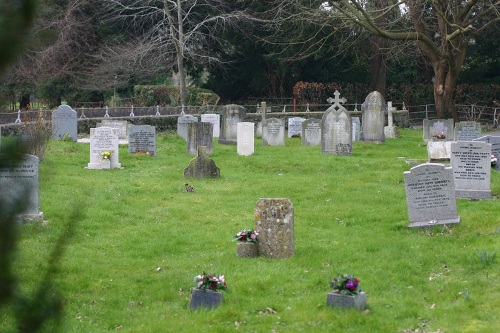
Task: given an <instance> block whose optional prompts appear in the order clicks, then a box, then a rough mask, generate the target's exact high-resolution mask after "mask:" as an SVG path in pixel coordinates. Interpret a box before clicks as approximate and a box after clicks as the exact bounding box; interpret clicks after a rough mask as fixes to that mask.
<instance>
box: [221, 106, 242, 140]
mask: <svg viewBox="0 0 500 333" xmlns="http://www.w3.org/2000/svg"><path fill="white" fill-rule="evenodd" d="M245 117H246V109H245V108H244V107H243V106H240V105H236V104H230V105H225V106H223V107H222V125H221V132H220V136H219V143H221V144H234V145H235V144H236V142H237V140H238V123H241V122H243V121H244V120H245Z"/></svg>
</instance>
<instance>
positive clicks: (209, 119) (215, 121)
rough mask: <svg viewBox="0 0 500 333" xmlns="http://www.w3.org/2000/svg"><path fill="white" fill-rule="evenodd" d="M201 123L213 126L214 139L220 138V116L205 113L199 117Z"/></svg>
mask: <svg viewBox="0 0 500 333" xmlns="http://www.w3.org/2000/svg"><path fill="white" fill-rule="evenodd" d="M201 122H203V123H212V125H214V138H218V137H219V136H220V115H218V114H216V113H205V114H202V115H201Z"/></svg>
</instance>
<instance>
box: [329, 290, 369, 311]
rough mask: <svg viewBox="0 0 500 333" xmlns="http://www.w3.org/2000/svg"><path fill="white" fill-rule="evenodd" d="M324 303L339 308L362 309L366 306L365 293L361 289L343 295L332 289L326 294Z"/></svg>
mask: <svg viewBox="0 0 500 333" xmlns="http://www.w3.org/2000/svg"><path fill="white" fill-rule="evenodd" d="M326 303H327V304H328V305H330V306H334V307H339V308H354V309H357V310H364V309H365V307H366V293H365V292H364V291H361V292H359V294H357V295H343V294H341V293H339V292H335V291H334V292H331V293H328V294H327V297H326Z"/></svg>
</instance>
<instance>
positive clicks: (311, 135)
mask: <svg viewBox="0 0 500 333" xmlns="http://www.w3.org/2000/svg"><path fill="white" fill-rule="evenodd" d="M302 144H303V145H304V146H320V145H321V120H319V119H314V118H312V119H307V120H306V121H304V122H303V123H302Z"/></svg>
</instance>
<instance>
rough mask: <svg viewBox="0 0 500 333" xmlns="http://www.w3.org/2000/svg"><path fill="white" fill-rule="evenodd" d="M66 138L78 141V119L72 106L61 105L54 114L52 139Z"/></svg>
mask: <svg viewBox="0 0 500 333" xmlns="http://www.w3.org/2000/svg"><path fill="white" fill-rule="evenodd" d="M65 136H69V137H70V138H71V140H73V141H77V140H78V117H77V114H76V111H75V110H73V109H72V108H71V107H70V106H68V105H61V106H59V107H58V108H57V110H55V111H53V112H52V139H56V140H60V139H63V138H64V137H65Z"/></svg>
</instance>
